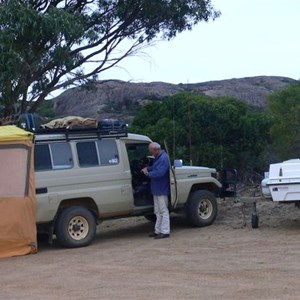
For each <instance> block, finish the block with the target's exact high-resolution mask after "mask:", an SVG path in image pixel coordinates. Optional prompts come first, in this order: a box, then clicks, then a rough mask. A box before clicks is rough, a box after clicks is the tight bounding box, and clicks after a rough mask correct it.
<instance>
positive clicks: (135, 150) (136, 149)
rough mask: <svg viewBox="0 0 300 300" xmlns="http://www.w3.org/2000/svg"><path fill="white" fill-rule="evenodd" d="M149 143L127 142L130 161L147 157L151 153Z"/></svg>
mask: <svg viewBox="0 0 300 300" xmlns="http://www.w3.org/2000/svg"><path fill="white" fill-rule="evenodd" d="M148 145H149V144H138V143H134V144H127V145H126V148H127V154H128V158H129V161H132V160H140V159H144V158H147V157H148V156H149V155H150V154H149V150H148Z"/></svg>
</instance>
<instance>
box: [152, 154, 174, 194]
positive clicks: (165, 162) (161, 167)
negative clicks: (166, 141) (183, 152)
mask: <svg viewBox="0 0 300 300" xmlns="http://www.w3.org/2000/svg"><path fill="white" fill-rule="evenodd" d="M147 170H148V177H150V179H151V192H152V194H153V195H155V196H162V195H169V194H170V174H169V171H170V161H169V157H168V155H167V153H166V152H165V151H164V150H162V151H161V152H160V154H159V155H158V156H157V157H155V159H154V161H153V165H152V166H150V167H148V168H147Z"/></svg>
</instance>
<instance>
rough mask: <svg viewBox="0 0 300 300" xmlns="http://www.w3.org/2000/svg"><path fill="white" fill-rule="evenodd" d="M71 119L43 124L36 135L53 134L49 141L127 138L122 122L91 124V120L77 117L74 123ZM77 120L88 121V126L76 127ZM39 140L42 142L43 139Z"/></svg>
mask: <svg viewBox="0 0 300 300" xmlns="http://www.w3.org/2000/svg"><path fill="white" fill-rule="evenodd" d="M72 118H74V117H72ZM72 118H70V117H68V118H67V119H66V118H63V119H56V120H53V121H51V122H49V123H47V124H44V125H43V126H41V128H40V129H39V130H37V131H36V135H41V134H49V135H50V134H54V135H55V137H52V138H51V140H62V139H66V140H72V139H89V138H95V137H96V138H98V139H101V138H108V137H116V138H119V137H126V136H127V125H126V124H125V123H124V122H123V121H120V120H117V119H104V120H101V121H100V122H97V121H96V120H95V122H94V123H93V122H92V120H94V119H83V118H81V117H80V118H81V119H78V117H75V118H76V121H72V120H73V119H72ZM78 120H81V121H84V120H88V123H86V124H88V125H87V126H84V125H83V124H84V123H79V126H78ZM71 121H72V123H71ZM67 124H68V125H70V124H72V126H67ZM74 124H76V125H74ZM60 126H61V127H60ZM59 135H60V136H59ZM39 140H40V141H44V140H43V139H39Z"/></svg>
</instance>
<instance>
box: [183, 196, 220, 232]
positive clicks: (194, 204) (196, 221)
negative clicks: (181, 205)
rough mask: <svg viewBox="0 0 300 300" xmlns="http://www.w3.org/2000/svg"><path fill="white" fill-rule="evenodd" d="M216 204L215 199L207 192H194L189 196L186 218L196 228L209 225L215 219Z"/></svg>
mask: <svg viewBox="0 0 300 300" xmlns="http://www.w3.org/2000/svg"><path fill="white" fill-rule="evenodd" d="M217 213H218V204H217V200H216V197H215V196H214V194H213V193H211V192H209V191H195V192H193V193H192V194H191V195H190V198H189V200H188V204H187V211H186V218H187V220H188V222H189V223H190V224H191V225H193V226H197V227H203V226H208V225H211V224H212V223H213V222H214V220H215V219H216V217H217Z"/></svg>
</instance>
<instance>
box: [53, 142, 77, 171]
mask: <svg viewBox="0 0 300 300" xmlns="http://www.w3.org/2000/svg"><path fill="white" fill-rule="evenodd" d="M50 151H51V154H52V163H53V169H69V168H72V167H73V160H72V153H71V149H70V145H69V144H68V143H53V144H50Z"/></svg>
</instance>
